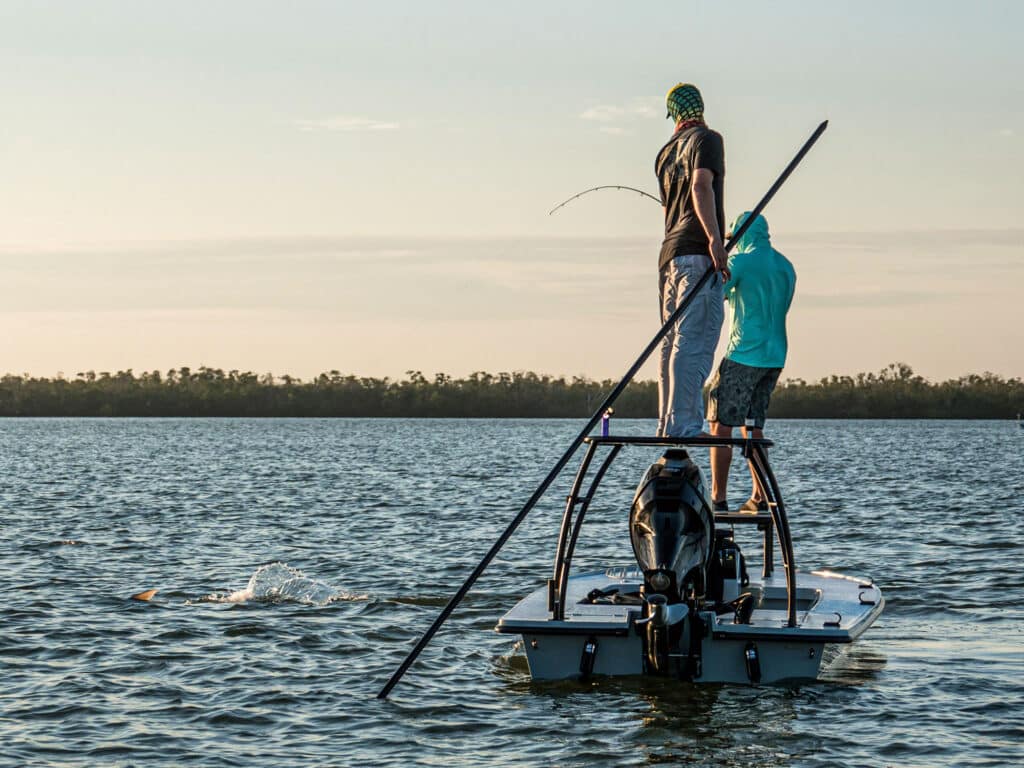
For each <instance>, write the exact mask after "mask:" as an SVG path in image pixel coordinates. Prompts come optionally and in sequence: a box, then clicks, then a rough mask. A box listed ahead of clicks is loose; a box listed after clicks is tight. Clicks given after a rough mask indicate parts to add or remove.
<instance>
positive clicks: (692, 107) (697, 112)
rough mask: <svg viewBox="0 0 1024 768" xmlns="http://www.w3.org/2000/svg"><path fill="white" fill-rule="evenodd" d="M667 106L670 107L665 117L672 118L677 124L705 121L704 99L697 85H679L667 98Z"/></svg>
mask: <svg viewBox="0 0 1024 768" xmlns="http://www.w3.org/2000/svg"><path fill="white" fill-rule="evenodd" d="M665 104H666V106H667V107H668V114H667V115H665V117H671V118H672V119H673V120H675V121H676V122H679V121H680V120H703V119H704V99H702V98H701V96H700V91H698V90H697V86H696V85H691V84H690V83H679V84H678V85H676V86H674V87H673V88H672V90H670V91H669V92H668V95H667V96H666V97H665Z"/></svg>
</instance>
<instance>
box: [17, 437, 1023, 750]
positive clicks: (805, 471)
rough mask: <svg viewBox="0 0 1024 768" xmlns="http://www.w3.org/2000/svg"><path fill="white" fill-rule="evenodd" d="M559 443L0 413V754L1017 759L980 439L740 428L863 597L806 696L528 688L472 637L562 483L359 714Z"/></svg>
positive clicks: (531, 565) (491, 644) (510, 656)
mask: <svg viewBox="0 0 1024 768" xmlns="http://www.w3.org/2000/svg"><path fill="white" fill-rule="evenodd" d="M579 426H580V423H579V422H575V421H475V420H451V421H421V420H369V419H368V420H358V419H354V420H324V421H314V420H308V421H306V420H185V421H174V420H166V421H165V420H74V419H71V420H6V421H0V521H2V524H3V534H4V535H3V539H2V543H0V580H2V584H3V592H2V597H0V611H2V613H0V681H2V686H0V765H3V766H8V765H9V766H21V765H58V766H61V765H66V766H93V765H147V766H148V765H182V764H195V765H210V766H221V765H223V766H292V765H371V766H392V765H393V766H406V765H426V766H430V765H445V766H456V765H474V766H475V765H486V766H507V765H560V766H630V765H646V764H661V765H708V766H789V765H792V766H847V765H857V766H861V765H863V766H964V765H971V766H1009V765H1019V764H1022V763H1024V607H1022V606H1024V589H1022V586H1021V581H1022V579H1021V572H1022V571H1021V560H1022V557H1024V501H1022V499H1024V430H1020V429H1018V428H1017V427H1016V425H1014V424H1013V423H1010V422H1002V423H997V422H808V421H791V422H776V423H775V424H772V425H770V428H771V433H772V437H774V438H775V439H776V441H777V443H778V447H777V449H776V450H775V451H774V453H773V463H774V465H775V469H776V472H777V474H778V475H779V478H780V481H781V483H782V488H783V492H784V494H785V496H786V498H787V500H788V502H789V508H790V515H791V522H792V526H793V532H794V539H795V543H796V558H797V564H798V565H799V566H801V567H803V568H807V569H809V568H812V567H814V568H818V567H829V568H833V569H836V570H840V571H844V572H847V573H850V574H855V575H870V576H872V577H874V579H875V580H876V581H877V582H879V583H880V584H881V586H882V588H883V590H884V593H885V595H886V599H887V601H888V604H887V607H886V610H885V613H884V614H883V616H882V618H881V619H880V620H879V622H878V623H877V624H876V625H875V626H874V627H873V628H872V629H871V630H870V631H869V632H868V633H867V634H866V635H865V636H864V637H863V638H862V639H861V641H860V642H859V643H857V644H856V645H854V646H853V647H852V648H851V649H850V650H848V651H847V652H846V653H844V654H843V655H841V656H839V657H838V658H837V659H836V660H835V662H834V663H833V664H832V665H831V666H830V667H829V668H828V670H827V671H826V673H825V674H824V676H823V679H822V680H821V681H820V682H818V683H816V684H813V685H807V686H804V687H801V688H798V689H784V688H749V687H740V686H704V687H695V686H690V685H679V684H675V685H673V684H666V683H662V682H658V681H651V680H644V679H624V680H600V681H597V682H594V683H592V684H588V685H581V684H577V683H558V684H535V683H532V682H531V681H530V678H529V674H528V672H527V669H526V664H525V661H524V659H523V658H522V656H521V655H520V654H519V653H518V652H516V651H515V650H514V647H513V645H514V640H513V639H511V638H510V637H508V636H504V635H498V634H495V633H494V632H493V631H492V630H493V627H494V624H495V622H496V620H497V619H498V617H499V616H500V615H501V614H502V613H503V612H504V611H505V610H507V609H508V608H509V607H511V606H512V605H513V604H514V602H515V601H516V600H518V599H519V598H520V597H522V596H523V595H524V594H526V593H527V592H529V591H531V590H533V589H535V588H536V587H538V586H540V585H541V584H542V582H543V580H544V579H545V578H546V577H547V575H548V571H549V569H550V565H551V557H552V553H553V546H554V541H555V537H556V536H557V528H558V520H559V516H560V513H561V504H560V501H559V499H561V498H564V495H565V493H566V491H567V489H568V487H567V480H568V478H565V480H566V482H562V483H561V484H560V485H557V486H556V487H555V488H553V489H552V491H551V492H549V497H548V499H547V500H546V501H545V502H543V503H542V504H541V505H540V506H539V507H538V508H537V509H536V510H535V511H534V513H533V514H532V515H531V517H529V518H528V519H527V521H526V523H525V524H524V526H523V527H522V528H521V529H520V531H519V532H518V533H517V534H516V535H515V536H514V537H513V539H512V540H511V541H510V542H509V545H508V546H507V547H506V548H505V550H503V552H502V554H501V555H500V556H499V558H498V559H497V560H496V561H495V562H494V563H493V565H492V566H491V568H490V570H489V571H488V572H487V573H486V574H485V575H484V577H483V578H482V579H481V580H480V581H479V582H478V583H477V586H476V588H475V589H474V591H472V592H471V593H470V594H469V596H468V598H467V599H466V601H465V602H464V603H463V605H462V607H461V608H460V609H459V610H458V611H457V612H456V613H455V615H454V616H453V618H452V620H451V621H450V622H449V623H448V624H447V625H446V626H445V627H444V628H443V629H442V630H441V632H440V633H439V634H438V635H437V637H436V638H435V639H434V642H433V643H432V644H431V645H430V646H428V648H427V649H426V651H425V652H424V653H423V655H422V656H421V657H420V661H419V662H418V663H417V665H416V666H414V667H413V668H412V670H410V672H409V674H408V675H407V676H406V678H405V680H404V681H403V682H402V683H401V684H400V685H399V687H398V688H396V689H395V691H394V693H393V694H392V698H391V699H390V700H389V701H386V702H381V701H378V700H377V699H375V698H374V696H375V694H376V692H377V691H378V690H379V688H380V687H381V686H382V685H383V684H384V682H385V681H386V680H387V678H388V676H389V675H390V673H391V672H392V671H393V669H394V668H395V667H396V666H397V665H398V663H399V662H400V661H401V659H402V658H403V657H404V656H405V654H406V653H407V652H408V650H409V649H410V647H411V646H412V644H413V643H414V642H415V640H416V638H418V637H419V635H420V634H421V633H422V632H423V631H424V630H425V629H426V628H427V626H429V624H430V622H431V621H432V620H433V618H434V616H435V615H436V614H437V612H438V611H439V610H440V609H441V607H442V606H443V605H444V603H445V602H446V601H447V598H448V597H449V596H450V595H451V593H452V592H454V591H455V589H456V588H457V587H458V586H459V585H460V584H461V582H462V580H463V579H464V578H465V576H467V575H468V573H469V571H470V570H471V569H472V568H473V566H474V565H475V563H476V562H477V561H478V560H479V558H480V557H481V556H482V554H483V553H484V552H485V551H486V550H487V548H488V547H489V546H490V544H491V542H492V541H493V540H494V538H495V537H496V536H497V534H498V533H499V532H500V530H501V529H502V528H504V526H505V524H506V523H507V522H508V521H509V520H510V519H511V518H512V517H513V515H514V514H515V512H516V511H517V510H518V508H519V506H520V505H521V504H522V502H523V501H524V500H525V499H526V498H527V497H528V496H529V494H530V493H531V492H532V491H533V489H534V488H535V487H536V484H537V483H538V482H539V481H540V479H541V478H542V477H543V476H544V475H545V474H546V472H547V470H548V468H549V467H550V465H551V463H553V461H554V460H555V459H557V457H558V456H559V455H560V453H561V451H562V450H563V449H564V446H565V445H566V444H567V442H568V441H569V440H570V439H571V438H572V436H573V435H574V434H575V432H576V430H577V429H578V428H579ZM653 426H654V424H653V422H643V421H634V422H628V421H622V422H619V423H618V425H617V429H616V430H615V431H616V432H617V433H620V434H621V433H632V434H642V433H649V432H650V430H652V429H653ZM656 455H657V453H656V452H649V451H644V450H638V449H634V452H633V453H632V454H626V455H624V456H623V458H622V459H620V460H619V462H617V464H616V468H615V469H613V472H612V474H611V475H610V476H609V478H608V480H607V481H606V484H605V486H604V490H605V494H604V498H603V503H599V504H598V503H595V505H594V507H593V508H592V511H591V513H590V517H589V520H588V525H587V527H586V528H585V529H584V535H583V537H582V539H581V542H580V551H579V553H578V555H577V560H576V562H577V564H578V565H579V566H580V567H581V568H583V567H594V566H603V565H605V564H626V563H628V562H630V560H631V553H630V548H629V543H628V538H627V531H626V511H627V509H628V504H629V501H630V498H631V494H632V490H633V487H634V485H635V483H636V481H637V480H638V479H639V476H640V474H641V472H642V471H643V469H644V468H645V466H646V465H647V464H648V463H649V462H650V461H652V460H653V459H654V458H655V457H656ZM701 460H702V461H703V462H704V463H705V465H706V456H704V457H701ZM570 466H571V467H572V465H570ZM734 478H735V482H734V484H733V489H732V491H731V497H732V499H733V500H734V501H737V502H738V501H742V500H743V499H744V498H746V491H747V488H746V487H745V483H746V482H747V480H748V478H747V477H746V476H745V472H743V471H742V469H741V467H740V466H739V465H738V464H736V465H734ZM742 541H743V539H742V538H741V542H742ZM751 549H753V548H751ZM146 589H159V592H158V593H157V595H156V596H155V597H154V598H153V599H152V601H150V602H139V601H133V600H131V599H129V598H130V596H131V595H132V594H134V593H137V592H140V591H142V590H146Z"/></svg>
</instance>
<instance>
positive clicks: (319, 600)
mask: <svg viewBox="0 0 1024 768" xmlns="http://www.w3.org/2000/svg"><path fill="white" fill-rule="evenodd" d="M367 599H368V597H367V596H366V595H359V594H355V593H352V592H348V591H347V590H344V589H337V588H335V587H332V586H331V585H330V584H326V583H325V582H322V581H320V580H319V579H313V578H310V577H309V576H307V575H306V574H304V573H303V572H302V571H300V570H299V569H298V568H292V567H291V566H290V565H288V564H287V563H269V564H267V565H261V566H260V567H259V568H257V569H256V571H255V573H253V575H252V576H250V577H249V583H248V584H247V585H246V586H245V589H239V590H236V591H234V592H229V593H218V592H214V593H213V594H210V595H207V596H206V597H201V598H199V599H198V600H194V601H189V602H195V603H249V602H253V603H299V604H301V605H329V604H330V603H335V602H341V601H352V600H367Z"/></svg>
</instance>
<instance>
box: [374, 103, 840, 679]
mask: <svg viewBox="0 0 1024 768" xmlns="http://www.w3.org/2000/svg"><path fill="white" fill-rule="evenodd" d="M826 128H828V120H825V121H824V122H823V123H822V124H821V125H819V126H818V127H817V128H816V129H815V131H814V133H812V134H811V136H810V138H809V139H807V141H805V142H804V145H803V146H802V147H800V151H798V152H797V153H796V155H795V156H794V157H793V159H792V160H790V161H789V165H787V166H786V168H785V169H784V170H783V171H782V173H781V174H780V175H779V178H778V179H776V180H775V183H774V184H772V186H771V188H770V189H769V190H768V191H767V192H766V193H765V195H764V197H762V198H761V201H760V202H759V203H758V204H757V205H756V206H755V207H754V210H753V211H752V212H751V214H750V215H749V216H748V217H747V219H746V221H744V222H743V224H742V225H741V226H740V227H739V229H737V230H736V231H735V232H734V233H733V236H732V238H731V239H730V240H729V242H728V243H726V245H725V251H726V253H728V252H729V251H730V250H732V248H733V247H734V246H735V245H736V243H737V242H739V240H740V238H742V237H743V235H744V233H746V231H747V228H748V227H749V226H750V225H751V224H753V223H754V220H755V219H756V218H757V217H758V216H759V215H760V213H761V211H763V210H764V208H765V206H767V205H768V203H769V202H770V201H771V199H772V198H773V197H775V193H776V192H778V191H779V188H780V187H781V186H782V185H783V184H784V183H785V182H786V179H788V178H789V176H790V174H791V173H793V171H794V170H795V169H796V167H797V165H799V164H800V161H801V160H803V159H804V155H806V154H807V153H808V152H809V151H810V149H811V147H813V146H814V143H815V142H816V141H817V140H818V139H819V138H820V137H821V134H823V133H824V132H825V129H826ZM713 274H715V268H714V266H713V265H712V266H710V267H708V269H707V271H706V272H705V273H704V274H703V275H702V276H701V278H700V280H698V281H697V283H696V284H695V285H694V286H693V290H691V291H689V292H688V293H687V295H686V298H684V299H683V300H682V301H681V302H679V306H678V307H676V309H675V311H674V312H673V313H672V314H671V315H669V317H668V319H667V320H666V321H665V322H664V324H663V325H662V326H661V329H660V330H659V331H658V332H657V333H656V334H655V335H654V338H653V339H651V341H650V343H649V344H648V345H647V346H646V347H644V350H643V352H641V353H640V356H639V357H638V358H637V359H636V362H634V363H633V365H632V366H630V368H629V370H628V371H626V375H625V376H623V377H622V380H621V381H620V382H619V383H618V384H616V385H615V389H613V390H612V391H611V392H610V393H609V394H608V396H607V397H605V399H604V401H603V402H602V403H601V405H599V406H598V408H597V410H596V411H594V415H593V416H591V417H590V419H589V420H588V421H587V423H586V426H584V427H583V429H582V430H580V433H579V434H578V435H576V437H575V438H574V439H573V441H572V443H571V444H570V445H569V447H568V448H567V449H566V451H565V453H564V454H562V458H560V459H559V460H558V461H557V462H555V466H553V467H552V468H551V471H550V472H548V474H547V477H545V478H544V479H543V480H542V481H541V483H540V485H538V486H537V490H535V491H534V492H533V494H532V495H531V496H530V498H529V499H527V501H526V503H525V504H524V505H523V508H522V509H520V510H519V514H517V515H516V516H515V517H514V518H513V519H512V522H511V523H509V524H508V527H507V528H505V530H504V532H503V533H502V534H501V536H499V537H498V540H497V541H495V542H494V544H493V545H492V546H491V548H490V549H489V550H488V551H487V554H486V555H484V558H483V560H481V561H480V563H479V564H478V565H477V566H476V568H474V569H473V572H472V573H471V574H470V575H469V578H467V579H466V581H465V582H464V583H463V584H462V586H461V587H459V591H458V592H456V593H455V594H454V595H453V596H452V598H451V599H450V600H449V601H448V604H447V605H446V606H445V607H444V609H443V610H442V611H441V613H440V614H438V616H437V618H436V619H434V623H433V624H431V625H430V628H429V629H427V631H426V632H424V633H423V636H422V637H421V638H420V639H419V641H418V642H417V643H416V645H415V646H414V647H413V649H412V650H411V651H410V652H409V654H408V655H407V656H406V657H405V660H404V661H403V662H402V663H401V664H400V665H399V667H398V669H397V670H395V672H394V674H393V675H391V679H390V680H388V682H387V684H385V686H384V687H383V688H382V689H381V690H380V693H378V694H377V698H378V699H386V698H387V697H388V694H389V693H391V689H392V688H394V687H395V686H396V685H397V684H398V681H399V680H401V679H402V676H403V675H405V673H406V671H407V670H408V669H409V667H411V666H412V664H413V662H415V661H416V659H417V657H418V656H419V655H420V653H421V652H422V651H423V649H424V648H426V646H427V643H429V642H430V640H431V639H432V638H433V637H434V635H435V634H437V630H438V629H440V628H441V625H442V624H444V622H445V621H447V619H448V617H449V616H451V614H452V612H453V611H454V610H455V608H456V607H457V606H458V605H459V603H461V602H462V599H463V598H464V597H465V596H466V593H467V592H469V590H470V589H471V588H472V586H473V584H474V583H475V582H476V580H477V579H478V578H480V575H481V574H482V573H483V572H484V570H485V569H486V568H487V566H488V565H490V563H491V561H492V560H493V559H494V558H495V556H496V555H497V554H498V552H499V550H501V548H502V547H503V546H505V543H506V542H507V541H508V540H509V539H510V538H511V537H512V534H513V533H515V530H516V528H518V527H519V525H520V523H522V522H523V520H525V519H526V516H527V515H528V514H529V513H530V510H532V509H533V508H534V506H536V504H537V502H538V501H540V498H541V497H542V496H543V495H544V493H545V491H547V489H548V487H549V486H550V485H551V483H553V482H554V480H555V478H556V477H557V476H558V473H559V472H561V471H562V469H564V468H565V465H566V464H568V463H569V459H571V458H572V455H573V454H574V453H575V452H576V449H577V448H579V447H580V446H581V445H582V444H583V441H584V439H585V438H586V437H587V435H589V434H590V432H591V431H592V430H593V429H594V427H596V426H597V423H598V422H599V421H600V420H601V416H602V415H603V414H604V412H605V411H606V410H608V408H609V407H611V405H612V403H614V402H615V400H616V399H617V398H618V397H619V395H621V394H622V392H623V390H625V389H626V386H627V385H628V384H629V382H630V381H632V380H633V377H634V376H635V375H636V373H637V371H639V370H640V368H641V367H642V366H643V364H644V363H645V362H647V358H648V357H650V356H651V353H652V352H654V350H655V348H657V346H658V344H659V343H660V342H661V340H662V339H663V338H665V335H666V334H667V333H668V332H669V330H670V329H671V328H672V327H673V326H674V325H675V324H676V322H678V321H679V318H680V317H681V316H682V314H683V312H685V311H686V308H687V307H688V306H689V305H690V302H691V301H692V300H693V297H694V296H696V295H697V294H698V293H700V291H701V289H702V288H703V287H704V285H705V283H707V282H708V280H710V279H711V276H712V275H713Z"/></svg>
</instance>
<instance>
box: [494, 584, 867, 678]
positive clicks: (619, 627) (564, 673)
mask: <svg viewBox="0 0 1024 768" xmlns="http://www.w3.org/2000/svg"><path fill="white" fill-rule="evenodd" d="M638 577H639V575H638V574H636V573H635V572H634V573H632V574H628V573H626V572H622V573H621V575H620V576H619V577H615V576H613V575H611V574H610V572H606V573H591V574H583V575H579V576H574V577H573V578H571V579H570V580H569V585H568V587H569V591H568V594H569V598H570V600H569V601H568V602H567V613H566V617H565V618H564V619H563V620H558V621H556V620H553V619H551V614H550V613H548V611H547V590H546V589H540V590H537V591H536V592H534V593H533V594H531V595H528V596H527V597H526V598H524V599H523V600H522V601H520V603H519V604H518V605H516V606H515V607H514V608H513V609H512V610H511V611H509V612H508V613H507V614H506V615H505V616H504V617H502V619H501V620H500V621H499V623H498V626H497V627H496V630H497V631H498V632H502V633H508V634H518V635H521V636H522V640H523V648H524V651H525V653H526V658H527V662H528V664H529V668H530V675H531V677H532V678H533V679H535V680H563V679H572V678H579V677H581V676H584V677H585V676H589V675H610V676H619V675H642V674H644V673H645V669H644V639H643V632H642V628H641V627H639V626H638V625H637V624H636V621H637V619H639V618H640V616H641V609H640V606H635V605H614V604H611V605H610V604H598V605H595V604H591V603H589V602H588V601H587V600H586V596H587V595H588V594H589V593H590V592H591V591H592V590H594V589H600V590H603V591H607V590H609V589H611V588H612V587H618V588H619V589H620V591H621V592H622V593H628V592H631V591H635V590H639V587H640V584H641V583H642V578H638ZM797 587H798V589H797V607H798V613H797V615H798V621H797V625H796V626H795V627H790V626H787V622H786V614H787V611H786V606H785V599H784V596H785V582H784V581H781V580H776V579H771V578H769V579H766V580H764V581H763V582H758V583H752V584H751V585H750V586H749V589H750V590H751V592H752V593H753V594H755V596H756V599H757V607H756V608H755V609H754V612H753V614H752V615H751V618H750V623H746V624H736V623H734V620H733V616H732V615H731V614H726V615H724V616H716V615H715V614H714V613H713V612H710V611H707V612H702V613H701V618H702V620H703V623H704V626H705V631H704V633H703V635H702V637H701V640H700V662H699V664H698V665H697V669H696V674H693V673H692V672H691V674H690V675H688V677H689V679H692V680H693V682H697V683H741V684H749V683H762V684H784V683H796V682H801V681H808V680H814V679H816V678H817V677H818V674H819V673H820V671H821V668H822V658H823V655H824V653H825V648H826V646H828V645H832V644H839V645H841V644H846V643H851V642H853V641H854V640H855V639H856V638H857V637H859V636H860V634H861V633H863V632H864V631H865V630H866V629H867V628H868V627H869V626H870V625H871V624H872V623H873V622H874V620H875V619H876V618H877V617H878V615H879V614H880V613H881V611H882V608H883V606H884V600H883V598H882V595H881V592H880V591H879V590H878V588H877V587H876V586H874V585H873V584H871V583H870V582H866V581H864V580H861V579H855V578H850V577H847V576H842V575H841V574H834V573H828V572H815V573H798V574H797ZM570 607H571V608H570ZM751 657H753V662H752V660H751ZM680 668H681V667H680Z"/></svg>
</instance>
